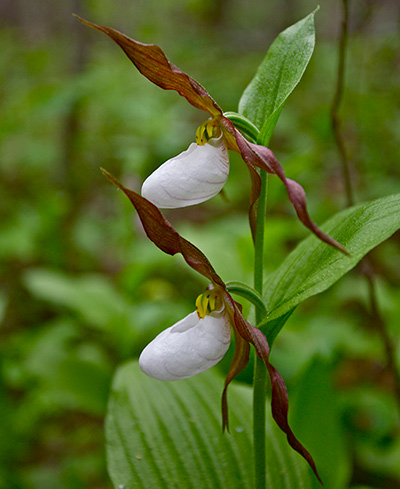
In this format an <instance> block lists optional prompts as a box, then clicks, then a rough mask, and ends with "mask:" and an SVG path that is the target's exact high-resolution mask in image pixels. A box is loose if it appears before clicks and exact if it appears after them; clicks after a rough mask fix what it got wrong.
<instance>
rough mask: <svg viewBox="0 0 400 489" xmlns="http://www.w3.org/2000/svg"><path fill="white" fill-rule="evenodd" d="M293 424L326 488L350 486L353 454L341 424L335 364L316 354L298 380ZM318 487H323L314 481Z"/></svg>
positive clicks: (292, 408)
mask: <svg viewBox="0 0 400 489" xmlns="http://www.w3.org/2000/svg"><path fill="white" fill-rule="evenodd" d="M291 400H292V403H291V413H292V416H291V419H290V421H291V423H292V426H293V429H294V430H295V432H296V433H298V434H299V437H300V438H301V439H302V440H303V441H304V444H305V445H306V446H307V448H308V449H309V450H310V451H311V453H312V454H313V455H314V459H315V463H316V464H317V467H318V470H319V473H320V475H321V478H322V480H323V481H324V488H326V489H342V488H344V487H348V481H349V476H350V469H351V467H350V454H349V451H348V447H347V445H346V439H345V436H344V430H343V426H342V423H341V419H340V416H341V412H340V409H339V403H338V395H337V393H335V390H334V386H333V381H332V367H331V366H330V365H329V363H328V362H327V361H326V360H324V359H322V358H320V357H315V358H313V359H312V360H311V362H310V363H309V365H308V367H307V368H306V369H305V371H304V372H303V375H302V376H301V378H300V379H297V380H296V391H295V396H291ZM313 487H314V488H315V489H319V488H321V486H320V484H318V481H315V483H314V481H313Z"/></svg>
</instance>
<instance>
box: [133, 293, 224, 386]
mask: <svg viewBox="0 0 400 489" xmlns="http://www.w3.org/2000/svg"><path fill="white" fill-rule="evenodd" d="M224 309H225V306H224V305H221V304H220V299H219V297H218V294H216V293H215V292H213V291H207V292H205V293H204V294H202V295H200V296H199V297H198V299H197V301H196V311H195V312H192V313H191V314H189V315H188V316H186V317H185V318H184V319H182V320H181V321H179V322H177V323H176V324H174V325H173V326H171V327H169V328H167V329H166V330H164V331H163V332H162V333H160V334H159V335H158V336H157V337H156V338H155V339H154V340H153V341H152V342H151V343H149V344H148V345H147V346H146V348H145V349H144V350H143V351H142V354H141V355H140V357H139V366H140V368H141V370H142V371H143V372H144V373H145V374H147V375H149V376H150V377H153V378H154V379H157V380H167V381H172V380H180V379H186V378H187V377H192V376H193V375H197V374H199V373H201V372H204V371H205V370H208V369H209V368H211V367H214V365H216V364H217V363H218V362H219V361H220V360H221V359H222V357H223V356H224V355H225V353H226V352H227V350H228V348H229V345H230V342H231V326H230V323H229V319H228V316H227V314H226V313H225V310H224Z"/></svg>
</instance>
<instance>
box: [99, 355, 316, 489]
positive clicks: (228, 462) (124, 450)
mask: <svg viewBox="0 0 400 489" xmlns="http://www.w3.org/2000/svg"><path fill="white" fill-rule="evenodd" d="M222 387H223V379H222V378H221V377H219V375H217V374H216V373H215V371H208V372H205V373H203V374H201V375H198V376H196V377H193V378H190V379H187V380H182V381H178V382H159V381H156V380H154V379H151V378H149V377H146V376H145V375H144V374H143V373H142V372H141V371H140V370H139V368H138V365H137V363H136V362H131V363H129V364H126V365H125V366H123V367H121V368H120V369H119V370H118V371H117V374H116V376H115V379H114V384H113V389H112V394H111V398H110V402H109V409H108V415H107V419H106V437H107V455H108V468H109V472H110V475H111V478H112V481H113V483H114V487H115V488H118V489H141V488H143V489H145V488H146V489H148V488H149V487H151V488H152V489H165V488H185V489H196V488H198V489H204V488H205V487H206V488H207V489H214V488H215V489H226V488H228V487H229V489H236V488H237V489H239V488H240V489H246V488H249V489H250V488H252V487H253V455H252V453H253V452H252V442H251V438H252V434H251V430H252V428H251V405H252V391H251V389H250V388H249V387H247V386H238V385H235V384H234V385H232V386H231V389H230V392H229V407H230V416H231V434H227V433H225V434H223V433H222V430H221V413H220V409H221V408H220V399H221V392H222ZM267 426H268V427H267V434H266V435H267V454H268V455H267V457H268V458H267V472H268V474H267V485H268V487H273V488H274V489H289V488H290V489H297V488H298V487H302V488H303V489H310V488H311V482H310V477H311V476H310V474H309V472H308V468H307V464H306V462H305V461H304V460H303V459H302V458H301V457H300V456H299V455H298V454H297V453H295V452H294V451H293V450H292V449H291V448H290V447H289V446H288V444H287V442H286V438H285V435H284V434H283V433H281V432H280V431H279V429H278V428H277V427H276V426H275V424H274V422H273V421H272V419H271V418H270V417H269V418H268V423H267Z"/></svg>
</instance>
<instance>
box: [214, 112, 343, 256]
mask: <svg viewBox="0 0 400 489" xmlns="http://www.w3.org/2000/svg"><path fill="white" fill-rule="evenodd" d="M220 123H221V125H222V127H224V128H225V139H226V141H227V144H228V148H229V149H231V150H233V151H237V152H239V153H240V154H241V155H242V158H243V160H244V162H245V163H246V164H247V166H248V167H249V170H250V172H251V173H252V172H253V169H254V167H258V168H261V169H263V170H266V171H267V172H268V173H271V174H274V175H277V176H278V177H279V178H280V179H281V180H282V182H283V184H284V185H285V187H286V190H287V193H288V196H289V200H290V202H291V203H292V205H293V207H294V209H295V211H296V214H297V217H298V218H299V219H300V221H301V222H302V223H303V224H304V225H305V226H306V227H307V228H308V229H309V230H310V231H311V232H313V233H314V234H315V235H316V236H317V237H318V238H319V239H320V240H321V241H324V242H325V243H327V244H329V245H331V246H333V247H334V248H336V249H337V250H339V251H341V252H342V253H344V254H345V255H348V254H349V253H348V251H347V250H346V248H344V246H343V245H341V244H340V243H339V242H338V241H336V240H335V239H333V238H331V237H330V236H328V235H327V234H325V233H324V232H322V231H321V230H320V229H319V227H318V226H317V225H316V224H315V223H314V222H313V221H312V220H311V219H310V216H309V215H308V211H307V204H306V194H305V192H304V189H303V187H302V186H301V185H300V184H299V183H297V182H295V181H294V180H291V179H290V178H286V176H285V172H284V170H283V168H282V166H281V165H280V164H279V163H278V160H277V159H276V158H275V155H274V154H273V152H272V151H271V150H270V149H268V148H266V147H265V146H261V145H259V144H254V143H250V142H249V141H247V139H245V138H244V137H243V136H242V135H241V134H240V132H239V131H238V130H237V129H236V128H235V127H234V126H233V124H232V123H231V121H229V119H227V118H226V117H222V118H221V119H220ZM227 132H228V133H229V136H227V135H226V133H227ZM253 187H254V182H253ZM258 196H259V190H257V189H255V190H254V189H253V191H252V205H251V208H250V209H252V207H253V206H254V204H255V202H256V200H257V199H258ZM250 221H251V214H250Z"/></svg>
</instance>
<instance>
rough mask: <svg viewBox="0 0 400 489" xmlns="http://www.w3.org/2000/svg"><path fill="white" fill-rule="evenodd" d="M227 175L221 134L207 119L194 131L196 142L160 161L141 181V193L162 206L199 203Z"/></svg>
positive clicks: (158, 205)
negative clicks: (173, 155) (160, 163)
mask: <svg viewBox="0 0 400 489" xmlns="http://www.w3.org/2000/svg"><path fill="white" fill-rule="evenodd" d="M218 132H219V134H218V135H217V133H218ZM215 136H217V137H215ZM228 175H229V155H228V149H227V146H226V142H225V139H224V136H223V134H222V132H221V131H220V130H218V128H217V129H216V128H215V126H213V125H212V122H211V121H206V123H205V124H202V126H200V128H199V130H198V131H197V134H196V143H192V144H191V145H190V146H189V148H188V149H187V150H186V151H184V152H183V153H181V154H180V155H178V156H175V158H171V159H170V160H168V161H166V162H165V163H163V164H162V165H161V166H160V167H159V168H157V169H156V170H155V171H154V172H153V173H152V174H151V175H150V176H149V177H148V178H147V179H146V180H145V181H144V183H143V186H142V196H143V197H145V198H146V199H147V200H149V201H150V202H152V203H153V204H154V205H156V206H157V207H159V208H162V209H176V208H179V207H187V206H190V205H195V204H200V203H201V202H205V201H206V200H208V199H211V197H214V196H215V195H217V194H218V193H219V192H220V191H221V189H222V187H223V186H224V185H225V183H226V181H227V179H228Z"/></svg>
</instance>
